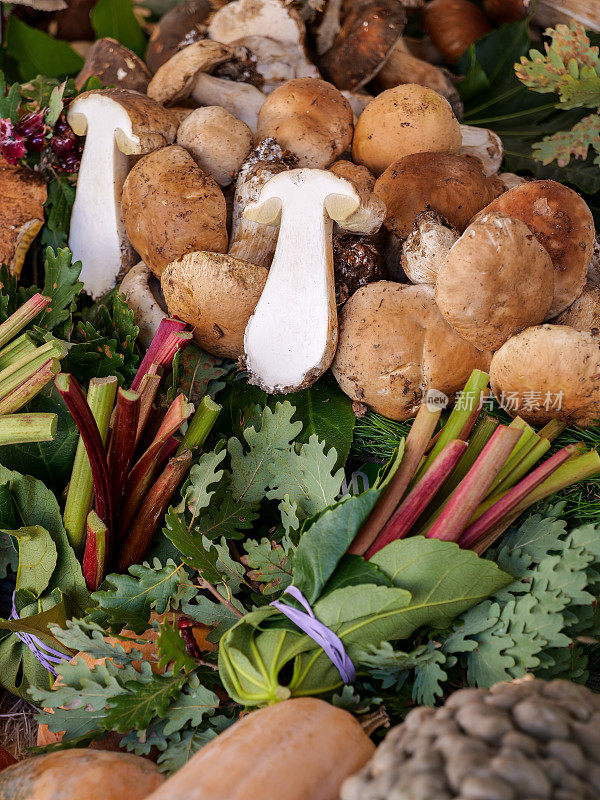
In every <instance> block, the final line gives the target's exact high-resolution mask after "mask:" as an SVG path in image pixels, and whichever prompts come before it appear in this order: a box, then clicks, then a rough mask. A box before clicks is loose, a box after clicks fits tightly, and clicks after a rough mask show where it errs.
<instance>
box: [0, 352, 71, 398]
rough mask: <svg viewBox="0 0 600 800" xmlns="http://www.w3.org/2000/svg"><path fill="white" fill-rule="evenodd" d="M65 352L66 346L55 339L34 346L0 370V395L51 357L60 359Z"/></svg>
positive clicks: (20, 381)
mask: <svg viewBox="0 0 600 800" xmlns="http://www.w3.org/2000/svg"><path fill="white" fill-rule="evenodd" d="M66 354H67V346H66V345H65V344H63V343H62V342H59V341H57V340H55V341H53V342H47V343H46V344H43V345H42V346H41V347H36V349H35V350H33V351H32V352H30V353H26V354H25V355H23V357H22V358H19V359H18V360H17V361H15V362H14V363H12V364H11V365H10V366H9V367H6V368H5V369H3V370H2V372H0V397H5V396H6V395H7V394H9V392H12V391H13V390H14V389H16V388H18V387H19V386H20V385H21V384H22V383H23V381H26V380H28V379H29V378H30V377H31V376H32V375H33V374H34V373H35V372H37V370H38V369H39V368H40V367H42V366H43V365H44V364H45V363H46V362H47V361H49V360H50V359H51V358H56V359H58V360H60V359H61V358H64V357H65V356H66Z"/></svg>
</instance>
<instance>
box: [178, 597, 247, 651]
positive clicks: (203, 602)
mask: <svg viewBox="0 0 600 800" xmlns="http://www.w3.org/2000/svg"><path fill="white" fill-rule="evenodd" d="M230 602H231V604H232V605H233V606H234V608H237V610H238V611H239V612H240V613H242V614H243V613H244V608H243V606H242V605H241V603H240V602H239V600H236V599H235V597H233V598H231V600H230ZM181 609H182V611H183V613H184V614H187V616H188V617H191V618H192V619H193V620H195V621H196V622H200V623H201V624H202V625H208V626H209V627H210V628H213V631H212V632H211V633H210V634H209V635H208V639H209V641H211V642H218V641H219V639H220V638H221V636H222V635H223V633H225V631H227V630H229V629H230V628H232V627H233V626H234V625H235V624H236V622H239V617H238V616H237V615H236V614H234V613H233V611H232V610H231V609H230V608H228V607H227V606H226V605H224V604H223V603H215V602H213V601H212V600H209V599H208V597H205V596H204V595H201V594H197V595H196V597H195V598H194V602H193V603H191V602H190V603H183V604H182V606H181Z"/></svg>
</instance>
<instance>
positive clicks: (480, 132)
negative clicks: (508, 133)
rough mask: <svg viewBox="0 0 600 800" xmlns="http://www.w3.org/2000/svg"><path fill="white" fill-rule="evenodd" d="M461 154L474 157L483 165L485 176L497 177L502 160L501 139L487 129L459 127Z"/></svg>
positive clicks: (470, 126)
mask: <svg viewBox="0 0 600 800" xmlns="http://www.w3.org/2000/svg"><path fill="white" fill-rule="evenodd" d="M460 134H461V137H462V144H461V147H460V151H459V152H461V153H463V154H465V155H472V156H476V157H477V158H478V159H479V160H480V161H481V163H482V164H483V172H484V174H485V175H497V174H498V171H499V170H500V167H501V166H502V159H503V158H504V145H503V144H502V139H501V138H500V137H499V136H498V134H497V133H494V131H490V130H489V129H488V128H476V127H475V126H473V125H461V126H460Z"/></svg>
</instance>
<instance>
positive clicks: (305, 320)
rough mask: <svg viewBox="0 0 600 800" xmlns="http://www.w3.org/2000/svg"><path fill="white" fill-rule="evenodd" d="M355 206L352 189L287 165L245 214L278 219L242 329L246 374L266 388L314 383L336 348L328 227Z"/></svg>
mask: <svg viewBox="0 0 600 800" xmlns="http://www.w3.org/2000/svg"><path fill="white" fill-rule="evenodd" d="M359 204H360V198H359V196H358V193H357V192H356V190H355V189H354V187H353V186H352V185H351V184H350V183H349V182H348V181H346V180H343V179H342V178H338V177H337V176H336V175H333V174H332V173H330V172H327V171H325V170H316V169H294V170H290V171H288V172H282V173H280V174H279V175H276V176H275V177H274V178H271V180H270V181H268V183H267V184H265V186H263V188H262V191H261V193H260V198H259V200H258V202H257V203H255V204H252V205H250V206H248V208H246V211H245V216H246V217H248V218H249V219H252V220H254V221H255V222H262V223H265V224H271V225H272V224H274V223H276V222H277V221H278V220H280V231H279V239H278V241H277V248H276V250H275V257H274V259H273V263H272V265H271V270H270V272H269V277H268V278H267V283H266V285H265V288H264V290H263V293H262V295H261V298H260V300H259V301H258V305H257V306H256V309H255V311H254V314H253V316H252V317H251V318H250V320H249V322H248V325H247V327H246V333H245V337H244V348H245V354H246V366H247V368H248V371H249V373H250V380H251V381H252V382H253V383H256V384H258V385H260V386H262V387H263V388H264V389H266V390H267V391H268V392H271V393H277V392H292V391H296V390H297V389H300V388H303V387H304V386H307V385H309V384H310V383H312V382H313V381H315V380H316V379H317V378H318V377H319V376H320V375H321V374H322V373H323V372H325V370H326V369H327V368H328V367H329V365H330V364H331V361H332V360H333V356H334V354H335V349H336V346H337V314H336V307H335V291H334V275H333V253H332V244H331V239H332V230H333V220H336V221H337V222H343V221H344V220H345V219H347V218H348V217H349V216H350V215H351V214H353V213H354V212H355V211H356V209H357V208H358V206H359Z"/></svg>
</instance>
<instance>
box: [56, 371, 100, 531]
mask: <svg viewBox="0 0 600 800" xmlns="http://www.w3.org/2000/svg"><path fill="white" fill-rule="evenodd" d="M54 382H55V384H56V388H57V389H58V391H59V393H60V395H61V397H62V398H63V400H64V401H65V403H66V405H67V408H68V409H69V411H70V412H71V415H72V416H73V419H74V420H75V424H76V425H77V428H78V429H79V433H80V435H81V438H82V439H83V443H84V445H85V449H86V452H87V455H88V458H89V460H90V466H91V468H92V477H93V482H94V497H95V500H96V512H97V514H98V516H99V517H100V519H101V520H102V522H104V524H105V525H106V527H107V529H108V532H109V535H110V530H111V527H112V508H111V502H110V482H109V479H108V462H107V460H106V452H105V450H104V444H103V443H102V437H101V436H100V431H99V430H98V425H97V424H96V420H95V419H94V417H93V415H92V412H91V411H90V407H89V405H88V403H87V400H86V399H85V395H84V394H83V392H82V391H81V387H80V386H79V384H78V383H77V381H76V380H75V378H74V377H73V376H72V375H69V374H68V373H66V372H61V373H60V374H59V375H57V376H56V378H55V381H54Z"/></svg>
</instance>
